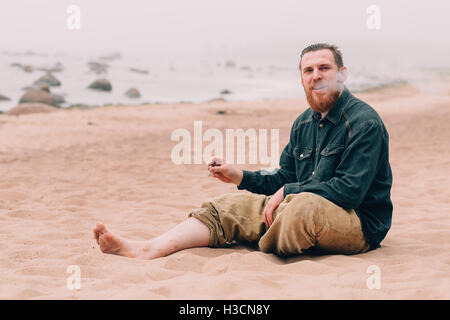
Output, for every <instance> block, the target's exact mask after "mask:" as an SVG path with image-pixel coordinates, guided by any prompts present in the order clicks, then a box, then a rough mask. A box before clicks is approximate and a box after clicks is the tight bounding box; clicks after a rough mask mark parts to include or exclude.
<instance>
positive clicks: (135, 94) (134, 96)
mask: <svg viewBox="0 0 450 320" xmlns="http://www.w3.org/2000/svg"><path fill="white" fill-rule="evenodd" d="M125 95H126V96H127V97H128V98H132V99H137V98H140V97H141V93H140V92H139V90H138V89H136V88H130V89H128V91H127V92H125Z"/></svg>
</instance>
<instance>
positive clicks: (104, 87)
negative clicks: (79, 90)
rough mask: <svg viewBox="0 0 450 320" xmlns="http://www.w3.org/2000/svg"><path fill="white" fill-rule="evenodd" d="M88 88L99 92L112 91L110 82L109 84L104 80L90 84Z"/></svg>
mask: <svg viewBox="0 0 450 320" xmlns="http://www.w3.org/2000/svg"><path fill="white" fill-rule="evenodd" d="M88 88H89V89H94V90H101V91H111V90H112V86H111V82H109V81H108V80H106V79H97V80H95V81H94V82H92V83H91V84H90V85H89V87H88Z"/></svg>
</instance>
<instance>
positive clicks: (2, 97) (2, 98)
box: [0, 93, 11, 101]
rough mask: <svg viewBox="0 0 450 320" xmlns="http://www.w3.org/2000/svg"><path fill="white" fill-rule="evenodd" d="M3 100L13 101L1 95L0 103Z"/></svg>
mask: <svg viewBox="0 0 450 320" xmlns="http://www.w3.org/2000/svg"><path fill="white" fill-rule="evenodd" d="M1 100H4V101H9V100H11V98H9V97H7V96H4V95H2V94H1V93H0V101H1Z"/></svg>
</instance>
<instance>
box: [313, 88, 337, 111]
mask: <svg viewBox="0 0 450 320" xmlns="http://www.w3.org/2000/svg"><path fill="white" fill-rule="evenodd" d="M305 91H306V100H307V101H308V103H309V105H310V107H311V109H313V110H314V111H316V112H321V113H323V112H328V111H329V110H331V108H333V106H334V104H335V103H336V101H337V100H338V99H339V95H340V92H339V90H335V91H332V92H331V93H330V94H328V95H320V96H317V95H313V93H312V89H310V90H305Z"/></svg>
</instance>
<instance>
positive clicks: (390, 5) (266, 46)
mask: <svg viewBox="0 0 450 320" xmlns="http://www.w3.org/2000/svg"><path fill="white" fill-rule="evenodd" d="M69 5H77V6H78V7H79V8H80V10H81V12H80V18H81V20H80V22H81V25H80V26H81V28H80V29H79V30H69V28H68V27H67V19H68V17H69V15H70V14H69V13H67V8H68V7H69ZM370 5H377V6H378V7H379V8H380V13H381V14H380V22H381V27H380V29H378V30H370V29H369V28H368V27H367V25H366V22H367V19H368V17H369V14H368V13H367V12H366V10H367V8H368V7H369V6H370ZM449 8H450V6H449V4H447V3H445V2H444V1H431V2H422V1H404V0H403V1H395V3H394V1H386V0H384V1H376V2H374V1H356V0H350V1H344V2H335V1H321V2H320V3H319V4H318V3H315V2H314V3H312V2H306V1H292V0H289V1H288V0H286V1H277V2H275V1H256V0H247V1H236V0H232V1H228V2H227V3H226V4H224V3H222V2H218V1H207V0H194V1H189V2H185V1H181V0H174V1H148V2H142V1H138V0H130V1H127V2H126V3H124V2H123V1H104V0H97V1H95V2H93V1H91V2H90V1H87V0H79V1H66V0H64V1H51V0H42V1H31V0H18V1H14V2H12V1H8V2H2V3H0V28H1V30H2V31H1V32H2V46H1V51H2V52H19V51H20V52H24V51H27V50H31V51H33V52H44V53H50V54H52V53H60V52H61V53H78V54H79V53H81V54H109V53H111V52H121V53H123V54H125V55H127V54H148V55H149V57H152V56H158V55H159V56H165V57H167V58H172V57H173V58H174V59H175V58H178V59H179V58H180V56H185V57H186V58H189V57H195V58H198V59H202V58H207V57H213V58H214V59H242V60H245V61H249V60H254V61H273V62H277V61H288V62H289V63H291V62H293V61H296V60H297V59H298V57H299V54H300V51H301V50H302V49H303V48H304V47H305V46H307V45H308V44H310V43H315V42H329V43H334V44H337V45H338V46H339V47H340V48H341V50H342V52H343V55H344V63H346V64H348V63H352V62H358V63H363V62H364V63H366V62H367V63H368V64H372V63H377V62H399V63H404V64H405V63H407V64H408V63H410V64H431V65H448V64H449V63H448V62H449V61H448V56H449V54H450V44H449V43H448V41H443V40H442V38H443V36H444V31H447V30H449V29H450V28H449V26H450V22H449V21H448V19H447V17H446V16H447V12H448V9H449ZM430 54H431V55H430Z"/></svg>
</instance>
